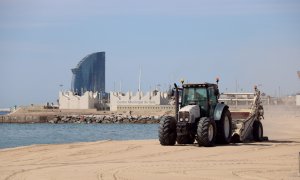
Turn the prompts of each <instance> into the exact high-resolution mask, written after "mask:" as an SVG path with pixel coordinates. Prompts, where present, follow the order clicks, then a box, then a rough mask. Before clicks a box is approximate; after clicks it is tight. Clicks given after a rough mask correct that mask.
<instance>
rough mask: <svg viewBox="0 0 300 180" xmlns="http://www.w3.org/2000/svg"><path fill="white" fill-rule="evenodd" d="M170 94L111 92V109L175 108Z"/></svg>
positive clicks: (151, 109) (145, 109)
mask: <svg viewBox="0 0 300 180" xmlns="http://www.w3.org/2000/svg"><path fill="white" fill-rule="evenodd" d="M171 104H172V103H171V102H170V100H169V98H168V94H167V93H165V92H157V91H153V92H148V93H146V94H143V92H137V93H135V94H133V93H132V92H127V93H125V94H123V93H120V92H110V110H111V111H128V110H133V111H155V110H173V109H174V105H171Z"/></svg>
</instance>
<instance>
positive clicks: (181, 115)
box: [179, 111, 190, 122]
mask: <svg viewBox="0 0 300 180" xmlns="http://www.w3.org/2000/svg"><path fill="white" fill-rule="evenodd" d="M189 118H190V113H189V112H187V111H181V112H179V121H180V122H183V121H185V122H188V121H189Z"/></svg>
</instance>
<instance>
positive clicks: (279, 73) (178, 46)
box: [0, 0, 300, 108]
mask: <svg viewBox="0 0 300 180" xmlns="http://www.w3.org/2000/svg"><path fill="white" fill-rule="evenodd" d="M100 51H105V52H106V91H107V92H109V91H113V90H119V89H121V90H122V91H133V92H135V91H137V89H138V79H139V69H140V68H141V69H142V76H141V87H142V90H143V91H149V90H153V89H154V88H155V87H157V88H160V89H161V90H164V89H168V87H169V85H170V84H173V83H174V82H176V83H179V81H180V79H184V80H185V82H190V83H192V82H193V83H200V82H215V78H216V77H219V78H220V83H219V85H220V86H219V87H220V90H221V92H225V91H226V92H235V91H236V90H238V91H243V92H246V91H250V92H252V91H253V90H252V89H253V86H254V85H259V88H260V89H261V90H262V91H263V92H265V93H266V94H268V95H271V96H284V95H290V94H295V93H298V92H300V79H298V77H297V71H299V70H300V1H299V0H251V1H248V0H151V1H150V0H143V1H140V0H0V83H1V85H0V108H6V107H12V106H14V105H18V106H20V105H29V104H45V103H46V102H54V103H55V102H56V100H57V99H58V92H59V90H60V89H61V87H60V86H59V85H61V84H62V85H63V87H62V89H63V90H68V89H70V88H71V79H72V73H71V68H74V67H76V65H77V64H78V62H79V61H80V60H81V59H82V58H84V57H85V56H86V55H88V54H91V53H93V52H100Z"/></svg>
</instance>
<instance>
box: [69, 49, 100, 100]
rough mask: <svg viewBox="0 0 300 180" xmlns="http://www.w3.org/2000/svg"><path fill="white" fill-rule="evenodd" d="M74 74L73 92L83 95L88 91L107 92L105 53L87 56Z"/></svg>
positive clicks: (75, 69) (73, 70) (74, 70)
mask: <svg viewBox="0 0 300 180" xmlns="http://www.w3.org/2000/svg"><path fill="white" fill-rule="evenodd" d="M72 72H73V78H72V91H73V92H75V93H76V94H78V95H82V94H84V93H85V92H86V91H92V92H98V93H104V92H105V52H96V53H93V54H90V55H87V56H86V57H85V58H83V59H82V60H81V61H80V62H79V63H78V65H77V66H76V68H74V69H72Z"/></svg>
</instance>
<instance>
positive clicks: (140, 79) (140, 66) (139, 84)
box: [139, 66, 142, 92]
mask: <svg viewBox="0 0 300 180" xmlns="http://www.w3.org/2000/svg"><path fill="white" fill-rule="evenodd" d="M141 77H142V67H141V66H140V75H139V92H140V91H141Z"/></svg>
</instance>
